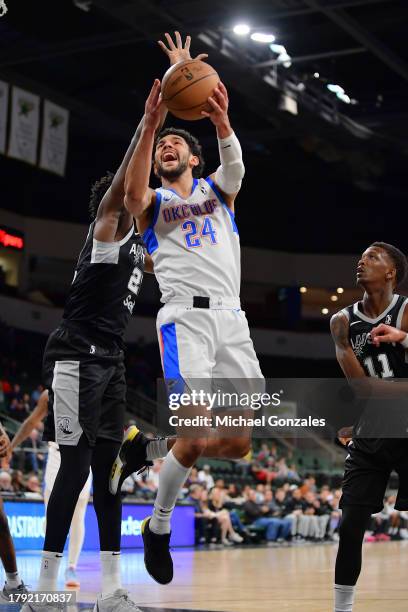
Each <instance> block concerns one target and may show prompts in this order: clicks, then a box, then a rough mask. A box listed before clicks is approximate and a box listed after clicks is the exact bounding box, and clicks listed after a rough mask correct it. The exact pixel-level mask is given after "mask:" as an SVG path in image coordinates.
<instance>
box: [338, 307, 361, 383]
mask: <svg viewBox="0 0 408 612" xmlns="http://www.w3.org/2000/svg"><path fill="white" fill-rule="evenodd" d="M330 331H331V335H332V338H333V340H334V344H335V347H336V357H337V361H338V362H339V365H340V367H341V369H342V370H343V372H344V375H345V376H346V378H365V377H366V373H365V372H364V368H363V367H362V366H361V364H360V363H359V361H358V359H357V357H356V356H355V354H354V351H353V348H352V346H351V344H350V340H349V336H348V332H349V322H348V319H347V317H346V315H345V314H344V313H343V312H341V311H340V312H337V313H336V314H335V315H333V316H332V318H331V320H330Z"/></svg>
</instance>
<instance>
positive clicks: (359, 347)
mask: <svg viewBox="0 0 408 612" xmlns="http://www.w3.org/2000/svg"><path fill="white" fill-rule="evenodd" d="M366 344H372V340H371V335H370V334H369V333H367V332H364V333H363V334H357V336H356V337H355V339H354V340H353V338H351V345H352V347H353V351H354V354H355V355H356V357H361V355H362V354H363V352H364V347H365V345H366Z"/></svg>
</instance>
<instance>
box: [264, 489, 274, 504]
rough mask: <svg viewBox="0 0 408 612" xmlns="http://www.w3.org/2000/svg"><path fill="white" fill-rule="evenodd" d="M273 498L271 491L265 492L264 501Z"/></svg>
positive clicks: (269, 500)
mask: <svg viewBox="0 0 408 612" xmlns="http://www.w3.org/2000/svg"><path fill="white" fill-rule="evenodd" d="M272 500H273V493H272V491H266V493H265V501H266V502H271V501H272Z"/></svg>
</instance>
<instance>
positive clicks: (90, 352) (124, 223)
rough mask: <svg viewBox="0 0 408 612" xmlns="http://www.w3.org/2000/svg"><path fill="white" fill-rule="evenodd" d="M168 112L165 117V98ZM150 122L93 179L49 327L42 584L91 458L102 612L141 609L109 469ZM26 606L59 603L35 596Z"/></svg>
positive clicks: (49, 575) (141, 255)
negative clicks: (75, 254)
mask: <svg viewBox="0 0 408 612" xmlns="http://www.w3.org/2000/svg"><path fill="white" fill-rule="evenodd" d="M189 46H190V37H187V39H186V42H185V44H184V46H183V45H182V43H181V38H180V35H179V34H178V33H177V47H176V46H174V49H172V53H171V55H169V57H170V63H171V64H175V63H177V62H178V61H181V60H184V59H191V57H190V53H189ZM202 57H204V56H203V55H201V56H199V58H202ZM160 114H161V120H160V124H161V125H162V124H163V122H164V118H165V115H166V110H165V108H164V106H163V105H162V106H161V109H160ZM161 125H160V127H161ZM142 126H143V120H142V122H141V123H140V125H139V127H138V129H137V130H136V134H135V136H134V138H133V140H132V143H131V145H130V147H129V149H128V151H127V153H126V155H125V158H124V159H123V162H122V164H121V166H120V168H119V169H118V171H117V172H116V174H115V175H112V174H109V175H108V176H106V177H104V178H103V179H102V180H101V181H100V182H99V183H97V184H96V185H95V186H94V188H93V192H92V199H91V213H92V214H93V217H94V218H95V219H94V221H93V222H92V224H91V226H90V228H89V232H88V236H87V239H86V242H85V245H84V247H83V249H82V252H81V254H80V256H79V260H78V264H77V267H76V270H75V275H74V279H73V283H72V287H71V290H70V293H69V297H68V300H67V303H66V306H65V310H64V315H63V320H62V322H61V324H60V326H59V327H58V328H57V329H56V330H55V331H54V332H53V333H52V334H51V336H50V338H49V340H48V343H47V346H46V349H45V354H44V377H45V381H46V386H47V388H48V390H49V404H50V407H52V410H50V411H49V417H48V420H47V424H46V430H45V431H46V435H45V438H46V439H48V440H55V441H56V442H58V444H59V449H60V453H61V467H60V469H59V472H58V476H57V478H56V481H55V484H54V487H53V490H52V494H51V496H50V500H49V503H48V508H47V528H46V536H45V542H44V552H43V558H42V563H41V573H40V581H39V585H38V589H39V590H41V591H50V590H51V591H52V590H56V586H57V575H58V568H59V564H60V560H61V557H62V552H63V549H64V545H65V541H66V538H67V535H68V530H69V526H70V524H71V520H72V515H73V512H74V508H75V505H76V503H77V499H78V496H79V493H80V491H81V489H82V487H83V486H84V484H85V481H86V479H87V478H88V474H89V469H90V467H91V468H92V473H93V502H94V507H95V511H96V515H97V519H98V527H99V539H100V548H101V566H102V594H101V596H99V597H98V600H97V603H96V605H95V608H94V610H95V611H96V612H114V611H115V612H125V611H130V610H133V611H134V612H137V611H138V610H139V608H137V607H136V604H135V603H134V602H132V600H131V599H130V598H129V596H128V594H127V592H126V591H124V590H123V589H122V588H121V576H120V564H119V559H120V557H119V554H120V541H121V500H120V496H119V495H117V496H113V495H111V494H110V492H109V476H110V472H111V469H112V465H113V463H114V460H115V458H116V456H117V454H118V451H119V448H120V444H121V441H122V437H123V429H124V411H125V392H126V384H125V376H124V363H123V336H124V332H125V329H126V326H127V323H128V321H129V318H130V316H131V314H132V313H133V310H134V308H135V301H136V297H137V294H138V292H139V289H140V285H141V282H142V279H143V272H144V270H147V271H152V263H151V261H149V259H148V256H147V255H146V253H145V248H144V245H143V242H142V240H141V238H140V236H139V235H138V234H137V233H136V232H135V229H134V219H133V217H132V215H131V214H130V213H129V211H128V210H127V208H126V207H125V205H124V198H125V192H124V179H125V174H126V169H127V166H128V163H129V160H130V158H131V156H132V153H133V150H134V148H135V145H136V143H137V140H138V137H139V135H140V133H141V130H142ZM149 267H150V270H149ZM140 435H141V434H140ZM140 467H142V466H140ZM23 609H24V610H32V611H37V610H38V611H39V610H44V609H51V608H50V607H49V606H48V608H47V606H46V605H45V604H36V603H29V604H25V606H24V608H23ZM53 609H54V608H53ZM139 612H140V611H139Z"/></svg>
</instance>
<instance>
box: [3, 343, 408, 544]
mask: <svg viewBox="0 0 408 612" xmlns="http://www.w3.org/2000/svg"><path fill="white" fill-rule="evenodd" d="M140 343H141V346H142V347H143V341H142V339H141V340H140ZM145 348H146V347H145V346H144V347H143V353H145ZM141 353H142V351H140V352H139V353H138V352H136V353H135V354H131V356H130V362H129V376H130V378H131V379H132V380H133V382H134V384H135V386H137V384H136V383H137V380H143V379H144V380H146V379H147V378H149V377H148V376H147V375H146V372H147V368H148V367H150V366H148V365H147V362H143V359H142V358H141ZM1 365H2V366H3V367H2V375H1V376H0V403H3V410H4V409H5V412H6V414H7V415H8V416H9V417H11V418H12V419H14V420H16V421H18V422H21V421H23V420H24V419H25V418H26V417H27V416H28V415H29V414H30V412H31V411H32V410H33V409H34V407H35V406H36V404H37V402H38V399H39V397H40V395H41V393H42V391H43V386H42V385H37V386H36V387H35V388H34V389H33V390H32V391H31V392H30V393H27V392H26V388H27V385H24V389H23V388H22V385H20V383H19V382H16V380H18V376H19V375H20V377H21V373H18V369H17V364H16V362H14V361H12V360H5V359H4V358H3V361H2V364H1ZM4 366H5V367H4ZM158 367H160V366H158ZM152 372H153V369H152ZM155 374H156V373H155ZM22 380H24V376H23V377H22ZM140 389H141V390H142V391H143V392H144V393H145V394H146V395H151V394H153V389H151V388H149V387H148V385H147V383H144V386H143V388H140ZM41 436H42V430H41V428H40V429H39V430H34V431H33V432H32V433H31V435H30V437H29V438H28V439H27V440H26V441H25V442H24V443H23V444H22V446H21V448H20V449H18V450H17V451H16V452H15V453H14V455H13V457H12V460H11V462H10V465H8V463H7V462H6V461H3V462H2V465H1V468H2V471H0V493H2V494H3V495H12V494H15V495H25V496H35V495H36V496H39V495H40V494H41V490H42V478H43V473H44V468H45V462H46V453H47V444H46V443H45V442H43V441H42V439H41ZM299 463H300V462H299ZM161 464H162V462H161V461H156V462H155V463H154V465H153V467H152V468H150V470H149V471H148V472H145V473H144V474H133V475H132V476H131V477H129V478H128V479H127V480H125V482H124V483H123V487H122V494H123V495H126V496H133V497H136V498H138V499H140V500H141V501H142V500H145V501H151V500H153V499H154V498H155V495H156V492H157V488H158V483H159V473H160V468H161ZM229 464H230V471H229V472H228V473H227V474H225V475H223V476H222V477H220V474H219V473H217V472H216V471H215V472H213V470H212V468H211V467H210V465H206V464H204V465H201V467H200V469H198V468H197V467H193V469H192V470H191V473H190V476H189V478H188V480H187V482H186V484H185V487H184V488H183V490H182V491H181V494H180V498H179V501H180V502H181V503H183V502H188V503H191V504H193V505H194V509H195V523H196V542H197V544H208V545H210V546H212V545H222V546H233V545H234V544H240V543H255V542H266V543H267V544H268V545H270V546H278V545H281V546H285V545H289V544H293V543H297V544H301V543H307V542H330V541H335V540H337V538H338V535H337V534H338V528H339V524H340V521H341V510H340V509H339V500H340V497H341V490H340V489H339V488H334V487H330V486H329V484H325V483H324V482H323V483H322V482H320V486H319V487H318V486H317V484H316V480H315V478H314V477H313V476H311V475H305V474H303V470H302V469H301V467H302V466H301V465H299V464H297V462H296V461H295V460H294V457H293V453H292V451H291V450H290V448H286V447H285V448H283V447H282V446H280V445H279V444H278V443H277V442H273V441H268V442H264V443H263V444H261V446H260V447H259V448H258V449H257V451H255V452H254V453H253V454H252V455H251V456H250V457H246V458H245V459H243V460H241V461H237V462H229ZM394 505H395V497H393V496H389V497H388V498H387V499H386V500H385V504H384V509H383V511H382V512H380V513H378V514H376V515H373V517H372V524H371V526H370V531H368V532H367V536H366V537H367V539H368V540H369V541H374V540H380V541H381V540H388V539H408V529H407V527H408V512H407V513H404V512H399V511H397V510H395V508H394Z"/></svg>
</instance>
